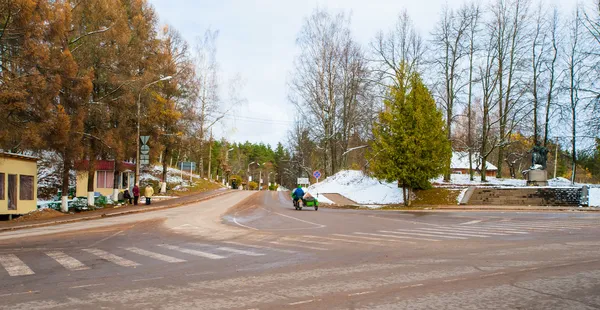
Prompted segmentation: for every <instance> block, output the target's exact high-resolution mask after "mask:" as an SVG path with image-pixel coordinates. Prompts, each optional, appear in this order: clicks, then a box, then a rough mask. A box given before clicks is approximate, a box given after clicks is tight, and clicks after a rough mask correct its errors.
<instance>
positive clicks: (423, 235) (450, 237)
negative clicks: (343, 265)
mask: <svg viewBox="0 0 600 310" xmlns="http://www.w3.org/2000/svg"><path fill="white" fill-rule="evenodd" d="M379 232H382V233H386V234H398V235H409V236H419V237H435V238H445V239H461V240H466V239H469V238H465V237H457V236H447V235H446V236H443V235H432V234H423V233H418V232H410V231H409V232H403V231H389V230H380V231H379Z"/></svg>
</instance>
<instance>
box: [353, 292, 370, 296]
mask: <svg viewBox="0 0 600 310" xmlns="http://www.w3.org/2000/svg"><path fill="white" fill-rule="evenodd" d="M371 293H375V291H366V292H360V293H352V294H348V296H359V295H366V294H371Z"/></svg>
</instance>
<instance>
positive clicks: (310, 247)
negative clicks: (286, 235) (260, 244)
mask: <svg viewBox="0 0 600 310" xmlns="http://www.w3.org/2000/svg"><path fill="white" fill-rule="evenodd" d="M269 243H271V244H277V245H282V246H291V247H298V248H305V249H311V250H319V251H327V249H325V248H318V247H313V246H307V245H298V244H289V243H283V242H279V241H271V242H269Z"/></svg>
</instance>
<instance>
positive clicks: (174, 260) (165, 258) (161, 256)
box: [123, 247, 186, 263]
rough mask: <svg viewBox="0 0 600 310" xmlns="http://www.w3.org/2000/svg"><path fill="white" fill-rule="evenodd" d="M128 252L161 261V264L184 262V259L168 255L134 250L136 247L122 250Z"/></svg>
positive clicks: (138, 249)
mask: <svg viewBox="0 0 600 310" xmlns="http://www.w3.org/2000/svg"><path fill="white" fill-rule="evenodd" d="M123 249H125V250H127V251H129V252H133V253H135V254H139V255H143V256H148V257H151V258H154V259H157V260H161V261H163V262H167V263H183V262H186V260H185V259H180V258H176V257H172V256H168V255H164V254H160V253H155V252H151V251H147V250H144V249H140V248H136V247H126V248H123Z"/></svg>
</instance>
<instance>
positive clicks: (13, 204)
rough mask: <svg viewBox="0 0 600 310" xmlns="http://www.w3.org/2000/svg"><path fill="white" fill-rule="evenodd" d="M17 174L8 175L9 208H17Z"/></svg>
mask: <svg viewBox="0 0 600 310" xmlns="http://www.w3.org/2000/svg"><path fill="white" fill-rule="evenodd" d="M17 186H18V184H17V175H16V174H9V175H8V210H17Z"/></svg>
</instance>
